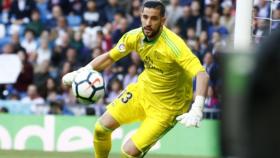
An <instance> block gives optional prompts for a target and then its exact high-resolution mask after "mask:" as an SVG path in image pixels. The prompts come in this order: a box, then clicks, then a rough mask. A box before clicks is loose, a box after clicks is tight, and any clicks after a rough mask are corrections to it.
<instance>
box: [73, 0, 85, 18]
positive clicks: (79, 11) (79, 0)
mask: <svg viewBox="0 0 280 158" xmlns="http://www.w3.org/2000/svg"><path fill="white" fill-rule="evenodd" d="M70 8H71V10H70V12H72V13H74V14H75V15H79V16H81V15H83V13H84V9H85V1H83V0H72V1H70Z"/></svg>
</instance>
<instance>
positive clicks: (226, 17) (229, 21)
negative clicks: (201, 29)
mask: <svg viewBox="0 0 280 158" xmlns="http://www.w3.org/2000/svg"><path fill="white" fill-rule="evenodd" d="M222 7H223V14H222V16H221V18H220V24H221V25H222V26H225V28H226V29H227V30H228V32H229V35H232V34H233V32H234V23H235V15H232V14H231V9H232V3H231V1H226V2H224V3H222Z"/></svg>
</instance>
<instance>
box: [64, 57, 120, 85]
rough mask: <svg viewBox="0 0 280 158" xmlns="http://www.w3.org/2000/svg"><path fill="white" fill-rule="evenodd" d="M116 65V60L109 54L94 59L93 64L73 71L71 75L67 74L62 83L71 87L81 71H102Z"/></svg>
mask: <svg viewBox="0 0 280 158" xmlns="http://www.w3.org/2000/svg"><path fill="white" fill-rule="evenodd" d="M113 63H114V60H113V59H112V58H111V57H110V55H109V52H107V53H104V54H102V55H100V56H98V57H96V58H95V59H93V60H92V61H91V62H89V63H88V64H87V65H86V66H84V67H82V68H80V69H79V70H76V71H72V72H70V73H67V74H66V75H64V76H63V77H62V83H63V84H64V85H67V86H70V85H71V84H72V82H73V80H74V78H75V76H76V75H77V74H78V73H79V71H84V70H92V69H93V70H96V71H102V70H104V69H105V68H106V67H107V66H109V65H111V64H113Z"/></svg>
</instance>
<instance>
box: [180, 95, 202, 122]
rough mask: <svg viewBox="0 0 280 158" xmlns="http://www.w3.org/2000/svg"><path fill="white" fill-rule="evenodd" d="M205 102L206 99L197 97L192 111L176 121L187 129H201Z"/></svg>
mask: <svg viewBox="0 0 280 158" xmlns="http://www.w3.org/2000/svg"><path fill="white" fill-rule="evenodd" d="M204 101H205V98H204V97H203V96H197V97H196V98H195V101H194V103H193V104H192V107H191V110H190V111H189V112H187V113H184V114H182V115H180V116H178V117H177V118H176V120H177V121H179V122H180V123H181V124H183V125H185V126H186V127H199V125H200V121H201V120H202V118H203V107H204Z"/></svg>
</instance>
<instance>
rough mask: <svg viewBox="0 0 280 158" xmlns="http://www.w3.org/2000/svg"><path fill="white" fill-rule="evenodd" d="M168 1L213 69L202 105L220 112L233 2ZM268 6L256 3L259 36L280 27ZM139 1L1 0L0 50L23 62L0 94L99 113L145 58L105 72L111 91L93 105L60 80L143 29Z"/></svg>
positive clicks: (180, 30)
mask: <svg viewBox="0 0 280 158" xmlns="http://www.w3.org/2000/svg"><path fill="white" fill-rule="evenodd" d="M163 2H164V3H165V4H166V11H167V13H166V16H167V20H166V26H167V27H169V28H170V29H171V30H173V31H174V32H175V33H177V34H178V35H180V36H181V37H182V38H183V39H184V40H185V42H186V43H187V45H188V46H189V47H190V48H191V49H192V51H193V53H194V54H195V55H197V57H198V58H199V59H200V61H201V63H202V64H203V66H204V67H205V68H206V71H207V72H208V73H209V74H210V80H211V81H210V84H209V88H208V94H207V100H206V104H205V106H206V107H207V108H209V109H211V108H212V109H219V104H220V94H221V93H220V89H221V79H220V77H219V73H218V72H219V68H220V64H219V62H218V60H217V56H218V55H219V53H220V52H221V50H222V49H223V48H225V47H226V46H228V45H230V43H231V42H232V39H233V31H234V21H235V5H236V4H235V3H236V2H235V0H170V1H167V0H165V1H163ZM270 3H273V2H267V1H264V0H256V1H255V3H254V10H253V11H254V12H253V14H254V16H255V17H263V18H265V19H259V18H254V21H253V31H254V35H256V38H255V39H256V41H259V40H260V39H261V37H262V36H263V35H265V34H267V30H268V31H270V29H267V28H268V27H269V28H279V23H278V22H277V21H273V22H272V23H271V22H270V23H269V24H271V26H268V23H267V22H266V21H267V19H266V18H269V17H271V16H272V17H273V18H276V19H280V6H279V4H278V3H276V2H275V4H276V5H271V4H270ZM141 4H142V0H36V1H35V0H0V10H1V12H0V55H1V54H17V55H18V56H19V57H20V59H21V62H22V70H21V73H20V75H19V77H18V79H17V81H16V83H15V84H6V85H0V98H1V99H2V100H16V101H19V102H21V103H23V104H30V105H31V109H32V112H33V113H34V114H68V115H84V114H87V115H100V114H102V113H103V112H104V111H105V106H106V105H107V104H108V103H110V102H111V101H112V100H113V99H114V98H115V97H116V96H118V94H119V93H120V92H121V91H122V90H123V89H124V88H125V87H126V86H127V85H128V84H129V83H132V82H136V81H137V77H138V74H139V73H141V71H142V70H143V63H142V62H141V59H140V58H139V56H138V55H137V53H136V52H132V53H131V54H130V55H129V56H127V57H125V58H124V59H122V60H120V61H118V62H117V63H115V64H114V65H112V66H111V67H108V68H106V69H105V70H104V71H103V72H102V74H103V76H104V79H105V82H106V96H105V97H104V98H103V99H102V100H100V101H99V102H98V103H96V105H92V106H80V105H78V104H77V101H76V99H75V97H74V96H73V94H72V92H71V89H70V88H69V87H65V86H63V85H62V84H61V77H62V76H63V75H64V74H66V73H68V72H70V71H73V70H76V69H78V68H79V67H81V66H84V65H85V64H87V63H88V62H89V61H90V60H92V59H94V58H95V57H97V56H98V55H100V54H102V53H104V52H106V51H108V50H110V49H111V48H112V47H114V45H115V44H116V43H117V42H118V40H119V39H120V37H121V36H122V35H123V34H125V33H126V32H127V31H129V30H131V29H134V28H137V27H140V26H141V21H140V14H141ZM271 7H273V11H271V10H270V9H271ZM271 14H273V15H271ZM268 21H269V20H268ZM194 82H195V81H194ZM194 89H195V87H194ZM4 111H8V110H7V109H5V110H4Z"/></svg>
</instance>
